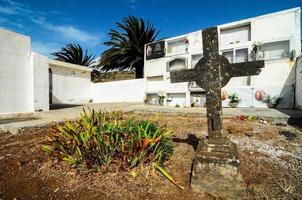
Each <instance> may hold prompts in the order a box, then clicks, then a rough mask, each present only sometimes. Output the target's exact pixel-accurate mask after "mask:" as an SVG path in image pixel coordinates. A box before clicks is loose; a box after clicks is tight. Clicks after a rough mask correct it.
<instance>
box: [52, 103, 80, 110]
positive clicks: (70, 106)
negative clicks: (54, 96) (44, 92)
mask: <svg viewBox="0 0 302 200" xmlns="http://www.w3.org/2000/svg"><path fill="white" fill-rule="evenodd" d="M77 106H82V105H81V104H62V103H60V104H50V105H49V109H50V110H58V109H64V108H72V107H77Z"/></svg>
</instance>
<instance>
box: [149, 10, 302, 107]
mask: <svg viewBox="0 0 302 200" xmlns="http://www.w3.org/2000/svg"><path fill="white" fill-rule="evenodd" d="M300 15H301V11H300V8H293V9H289V10H284V11H280V12H276V13H271V14H267V15H262V16H258V17H253V18H249V19H244V20H240V21H236V22H231V23H227V24H222V25H219V26H217V28H218V42H219V45H220V46H219V54H221V55H223V56H225V57H226V58H227V59H228V61H229V62H230V63H239V62H245V61H254V60H259V59H263V60H265V68H264V69H263V70H262V72H261V73H260V74H259V75H258V76H243V77H234V78H231V79H230V81H229V82H228V84H227V85H225V86H224V88H223V89H224V91H225V92H226V93H228V94H232V93H237V94H239V96H240V97H241V99H242V101H241V102H240V103H239V104H238V107H260V108H266V107H267V105H266V104H265V103H263V102H262V101H260V100H257V99H256V98H255V94H256V92H257V91H258V90H263V91H265V94H266V95H271V96H275V95H276V96H280V97H282V98H283V100H282V101H281V103H280V104H279V105H278V107H277V108H294V107H298V106H297V105H295V103H296V104H297V102H299V101H294V99H295V93H297V91H295V84H296V77H295V68H296V67H295V60H296V58H297V57H298V56H299V55H300V52H301V35H300V30H301V28H300ZM161 42H165V48H166V50H165V55H164V56H162V57H159V58H155V59H152V60H147V59H145V71H144V77H145V78H146V81H147V82H148V81H149V79H150V78H152V77H155V76H161V77H162V80H161V81H160V82H161V83H160V82H157V86H155V85H153V84H148V83H147V85H146V94H148V93H150V92H152V93H153V94H158V92H159V91H161V92H163V93H164V94H165V96H166V97H168V96H169V97H170V98H166V99H165V102H164V105H166V106H174V104H171V103H170V102H171V101H174V99H175V101H179V99H180V98H181V99H182V102H185V103H184V106H185V107H190V106H191V105H194V106H195V105H198V106H201V107H203V105H204V103H200V104H197V103H194V102H196V101H198V102H199V101H203V99H204V95H203V92H204V90H203V89H202V88H200V87H199V86H198V85H196V83H194V82H184V83H179V84H175V83H170V72H171V71H173V70H175V69H179V68H182V67H184V68H186V69H191V68H194V67H195V65H196V64H197V62H198V60H199V59H200V58H201V57H203V56H204V54H203V42H202V30H199V31H195V32H191V33H187V34H184V35H180V36H176V37H172V38H167V39H165V40H162V41H161ZM254 44H261V48H259V50H258V52H257V56H255V55H254V53H253V45H254ZM159 85H162V86H161V88H159V87H158V86H159ZM175 94H176V95H175ZM176 98H177V99H176ZM222 106H223V107H229V99H228V98H225V99H224V100H223V101H222Z"/></svg>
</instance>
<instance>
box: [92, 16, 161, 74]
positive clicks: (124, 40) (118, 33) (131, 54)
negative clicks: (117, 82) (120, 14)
mask: <svg viewBox="0 0 302 200" xmlns="http://www.w3.org/2000/svg"><path fill="white" fill-rule="evenodd" d="M116 25H117V27H118V28H119V30H114V29H111V30H110V32H109V36H110V40H109V41H107V42H104V45H106V46H109V47H110V48H109V49H108V50H106V51H104V52H103V53H102V55H101V59H100V62H99V64H98V66H99V67H101V69H102V70H104V71H110V70H114V69H117V70H126V69H129V70H132V69H135V73H136V78H142V77H143V71H144V45H145V44H146V43H150V42H153V41H154V40H155V38H156V37H157V35H158V33H159V31H156V30H155V28H154V27H153V25H152V24H151V23H150V22H149V21H148V22H147V23H145V22H144V20H143V19H141V18H140V19H138V18H136V17H133V16H129V17H125V18H124V19H123V22H122V23H119V22H118V23H116Z"/></svg>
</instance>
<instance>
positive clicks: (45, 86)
mask: <svg viewBox="0 0 302 200" xmlns="http://www.w3.org/2000/svg"><path fill="white" fill-rule="evenodd" d="M31 66H32V67H33V101H34V102H33V103H34V110H35V111H47V110H49V72H48V58H47V57H45V56H42V55H40V54H38V53H35V52H32V53H31Z"/></svg>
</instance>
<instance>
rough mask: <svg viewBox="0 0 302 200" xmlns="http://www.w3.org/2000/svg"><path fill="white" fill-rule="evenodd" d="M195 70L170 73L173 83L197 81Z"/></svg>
mask: <svg viewBox="0 0 302 200" xmlns="http://www.w3.org/2000/svg"><path fill="white" fill-rule="evenodd" d="M197 75H198V74H197V72H196V70H195V69H183V70H175V71H171V72H170V77H171V83H180V82H191V81H196V80H197Z"/></svg>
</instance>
